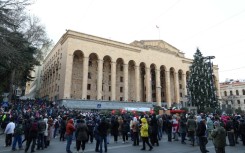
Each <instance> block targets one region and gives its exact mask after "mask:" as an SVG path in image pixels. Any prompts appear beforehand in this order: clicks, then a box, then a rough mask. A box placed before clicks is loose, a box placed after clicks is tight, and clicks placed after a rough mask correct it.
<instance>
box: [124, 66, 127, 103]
mask: <svg viewBox="0 0 245 153" xmlns="http://www.w3.org/2000/svg"><path fill="white" fill-rule="evenodd" d="M123 76H124V77H123V78H124V80H123V84H124V101H128V64H124V65H123Z"/></svg>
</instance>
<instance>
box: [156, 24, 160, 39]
mask: <svg viewBox="0 0 245 153" xmlns="http://www.w3.org/2000/svg"><path fill="white" fill-rule="evenodd" d="M156 28H157V29H158V39H159V40H160V38H161V37H160V27H159V26H158V25H156Z"/></svg>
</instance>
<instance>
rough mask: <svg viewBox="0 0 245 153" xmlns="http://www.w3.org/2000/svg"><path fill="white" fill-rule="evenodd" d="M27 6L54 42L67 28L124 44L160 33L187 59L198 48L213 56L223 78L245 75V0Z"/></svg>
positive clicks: (63, 0)
mask: <svg viewBox="0 0 245 153" xmlns="http://www.w3.org/2000/svg"><path fill="white" fill-rule="evenodd" d="M29 10H30V14H35V15H36V16H38V17H39V18H40V19H41V22H42V24H43V25H44V26H45V27H46V30H47V33H48V35H49V37H50V38H51V39H53V41H54V42H55V43H56V42H57V41H58V40H59V38H60V37H61V36H62V35H63V34H64V33H65V30H66V29H71V30H75V31H79V32H82V33H86V34H91V35H95V36H99V37H102V38H107V39H112V40H115V41H119V42H123V43H131V42H133V41H134V40H156V39H159V38H160V39H162V40H164V41H166V42H168V43H170V44H171V45H173V46H175V47H176V48H178V49H179V50H180V51H182V52H184V53H185V56H186V57H187V58H192V59H193V54H194V53H195V52H196V48H197V47H199V49H200V51H201V52H202V54H203V56H215V57H216V58H215V59H214V60H213V61H214V64H217V65H218V66H219V77H220V82H223V81H225V79H226V78H230V79H245V0H35V4H33V5H32V6H31V8H30V9H29ZM156 25H157V26H158V27H159V28H156Z"/></svg>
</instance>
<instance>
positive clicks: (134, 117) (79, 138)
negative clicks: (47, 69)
mask: <svg viewBox="0 0 245 153" xmlns="http://www.w3.org/2000/svg"><path fill="white" fill-rule="evenodd" d="M5 111H6V109H5ZM0 117H1V120H0V121H1V128H2V129H3V132H4V133H5V146H6V147H11V149H12V150H13V151H15V150H17V145H18V149H20V150H24V151H25V152H28V150H29V148H30V151H31V152H35V151H36V150H43V149H45V148H47V147H49V146H50V142H51V141H52V139H53V138H57V137H59V140H60V141H66V142H67V143H66V152H67V153H72V151H71V144H72V141H75V143H76V152H84V151H85V149H86V144H87V143H93V142H94V141H95V152H100V153H102V152H103V151H104V152H107V151H108V147H107V145H108V144H109V143H111V141H112V140H110V138H113V141H114V143H118V142H119V138H121V139H122V143H129V142H131V143H132V146H139V144H140V143H142V148H141V150H146V149H148V150H149V151H151V150H152V149H153V147H154V146H156V147H157V146H159V141H160V140H162V138H163V134H165V133H166V135H167V140H168V141H169V142H172V141H179V140H180V142H181V144H183V145H185V144H186V143H187V141H190V145H192V146H195V145H199V148H200V151H201V153H207V152H209V151H208V150H207V149H206V144H207V143H208V141H210V140H212V142H213V144H214V147H215V150H216V153H225V146H227V145H230V146H235V145H236V144H237V143H239V139H241V141H242V143H243V145H244V146H245V122H244V116H243V115H232V116H227V115H218V114H209V113H207V114H202V113H201V114H196V115H194V114H169V115H167V114H161V115H156V114H146V113H139V114H131V113H127V112H124V113H122V114H117V115H115V114H112V113H111V114H102V113H100V112H88V111H84V110H69V109H67V108H65V107H60V106H58V105H57V104H56V103H55V102H48V101H41V100H25V101H18V102H14V103H12V106H11V107H10V108H9V109H8V111H7V112H4V110H3V109H2V110H1V114H0ZM22 137H23V138H22ZM226 137H227V138H228V141H227V142H226ZM12 139H13V140H12ZM24 142H25V143H26V144H25V145H23V143H24ZM24 146H25V147H24Z"/></svg>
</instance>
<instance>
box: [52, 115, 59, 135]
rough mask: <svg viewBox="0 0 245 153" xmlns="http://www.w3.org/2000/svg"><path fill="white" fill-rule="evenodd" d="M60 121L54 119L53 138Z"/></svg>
mask: <svg viewBox="0 0 245 153" xmlns="http://www.w3.org/2000/svg"><path fill="white" fill-rule="evenodd" d="M59 127H60V123H59V120H58V119H55V120H54V135H53V138H56V135H57V132H58V131H59Z"/></svg>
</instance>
